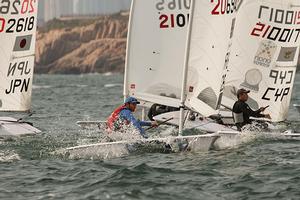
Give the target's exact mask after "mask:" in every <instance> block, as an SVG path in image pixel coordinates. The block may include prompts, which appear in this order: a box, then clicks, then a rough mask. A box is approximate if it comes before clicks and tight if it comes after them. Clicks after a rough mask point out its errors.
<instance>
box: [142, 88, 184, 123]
mask: <svg viewBox="0 0 300 200" xmlns="http://www.w3.org/2000/svg"><path fill="white" fill-rule="evenodd" d="M160 96H165V97H170V98H176V95H175V94H170V95H169V96H167V95H166V94H165V93H161V94H160ZM178 110H180V109H179V108H176V107H171V106H165V105H161V104H156V103H155V104H153V105H152V106H151V107H150V109H149V112H148V118H149V119H150V120H151V121H154V118H153V117H155V116H157V115H160V114H163V113H167V112H173V111H178Z"/></svg>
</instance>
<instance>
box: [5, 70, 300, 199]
mask: <svg viewBox="0 0 300 200" xmlns="http://www.w3.org/2000/svg"><path fill="white" fill-rule="evenodd" d="M122 81H123V79H122V75H113V76H103V75H82V76H62V75H53V76H49V75H38V76H36V77H35V81H34V85H35V87H34V91H33V110H34V111H35V112H36V114H35V115H33V116H32V117H31V118H30V121H32V122H34V124H35V125H36V126H38V127H39V128H40V129H42V130H43V133H42V134H41V135H39V136H35V137H26V138H20V139H10V140H2V141H0V170H1V175H0V199H14V200H16V199H72V200H73V199H172V200H173V199H228V200H229V199H230V200H231V199H300V190H299V186H300V141H299V140H283V139H279V138H268V139H267V138H260V139H257V140H255V141H254V142H251V143H249V144H244V145H242V146H241V147H239V148H237V149H231V150H222V151H210V152H207V153H198V154H193V153H174V154H162V153H140V154H134V155H129V156H126V157H122V158H114V159H110V160H91V159H88V158H86V159H80V160H70V159H64V158H60V157H57V156H53V155H52V154H51V152H53V151H55V150H57V149H60V148H62V147H69V146H73V145H78V144H88V143H91V142H93V141H97V140H98V138H99V133H96V132H91V131H82V130H80V129H79V128H78V127H77V126H76V125H75V122H76V121H78V120H89V119H90V120H95V119H105V118H106V117H107V116H108V115H109V114H110V112H111V110H112V109H113V108H115V107H116V106H117V105H119V104H120V102H121V101H122ZM295 88H296V89H295V91H294V94H293V102H292V103H300V74H298V76H297V83H296V87H295ZM14 116H15V115H14ZM299 116H300V115H299V114H298V113H297V111H296V110H295V109H294V108H292V107H291V109H290V116H289V120H290V121H293V124H292V125H293V126H294V127H295V128H296V129H298V131H300V128H299V127H300V122H295V121H299ZM15 117H16V116H15Z"/></svg>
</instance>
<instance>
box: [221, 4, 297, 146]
mask: <svg viewBox="0 0 300 200" xmlns="http://www.w3.org/2000/svg"><path fill="white" fill-rule="evenodd" d="M299 6H300V1H299V0H256V1H253V0H244V2H243V4H242V5H241V7H240V10H239V12H238V13H237V17H236V25H235V33H234V36H233V42H232V47H231V55H230V57H229V60H228V65H229V68H228V73H227V77H226V81H225V89H224V95H223V98H222V102H221V104H222V105H224V107H225V108H232V106H233V105H234V102H235V101H236V100H237V98H236V91H237V90H238V89H240V88H245V89H247V90H250V91H251V93H250V97H251V98H249V100H248V102H247V103H248V104H249V106H250V107H251V108H252V109H258V108H259V107H265V106H269V108H268V109H267V112H268V113H270V114H271V117H272V120H270V122H274V123H277V122H282V121H285V120H286V119H287V116H288V110H289V106H290V101H291V95H292V90H293V85H294V80H295V75H296V66H297V61H298V55H299V46H300V38H299V33H300V19H298V12H299ZM239 134H240V133H236V134H235V136H236V137H237V139H238V137H239ZM282 135H285V136H293V137H299V136H300V135H299V134H296V133H294V134H290V133H288V134H285V133H283V134H282ZM235 136H234V135H232V134H231V138H232V140H234V137H235ZM221 138H222V137H221Z"/></svg>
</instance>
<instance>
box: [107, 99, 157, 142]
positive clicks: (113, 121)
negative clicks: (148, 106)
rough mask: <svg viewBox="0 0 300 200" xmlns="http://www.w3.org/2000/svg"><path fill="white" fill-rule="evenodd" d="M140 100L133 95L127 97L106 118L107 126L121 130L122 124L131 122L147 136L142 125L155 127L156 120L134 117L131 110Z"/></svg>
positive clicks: (113, 129)
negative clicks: (149, 120)
mask: <svg viewBox="0 0 300 200" xmlns="http://www.w3.org/2000/svg"><path fill="white" fill-rule="evenodd" d="M137 104H140V102H139V101H138V100H137V99H136V98H134V97H128V98H127V99H126V100H125V103H124V104H123V105H122V106H120V107H118V108H117V109H116V110H115V111H114V112H113V113H112V114H111V115H110V116H109V118H108V120H107V127H108V129H109V130H111V131H118V130H121V129H122V127H124V125H129V124H132V125H133V126H134V127H135V128H136V129H137V130H138V131H139V132H140V134H141V135H142V136H143V137H144V138H147V136H146V134H145V130H144V129H143V128H142V126H154V127H156V126H157V125H158V124H157V122H155V121H154V122H145V121H139V120H137V119H135V117H134V116H133V114H132V113H133V112H134V111H135V110H136V105H137Z"/></svg>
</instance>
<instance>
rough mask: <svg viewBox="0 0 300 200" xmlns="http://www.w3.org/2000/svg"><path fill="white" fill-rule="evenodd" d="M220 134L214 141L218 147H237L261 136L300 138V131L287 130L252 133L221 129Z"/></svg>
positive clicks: (215, 146)
mask: <svg viewBox="0 0 300 200" xmlns="http://www.w3.org/2000/svg"><path fill="white" fill-rule="evenodd" d="M218 135H219V136H220V137H219V138H218V139H217V141H216V142H215V143H214V148H216V149H227V148H236V147H238V146H240V145H241V144H245V143H249V142H252V141H254V140H255V139H257V138H258V137H259V136H264V137H275V138H281V139H300V133H293V132H291V131H286V132H282V133H272V132H270V133H267V132H266V133H250V132H240V131H219V132H218Z"/></svg>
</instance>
